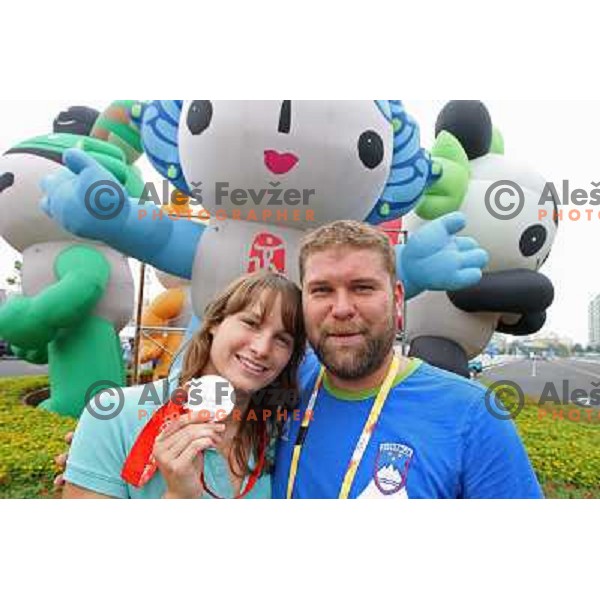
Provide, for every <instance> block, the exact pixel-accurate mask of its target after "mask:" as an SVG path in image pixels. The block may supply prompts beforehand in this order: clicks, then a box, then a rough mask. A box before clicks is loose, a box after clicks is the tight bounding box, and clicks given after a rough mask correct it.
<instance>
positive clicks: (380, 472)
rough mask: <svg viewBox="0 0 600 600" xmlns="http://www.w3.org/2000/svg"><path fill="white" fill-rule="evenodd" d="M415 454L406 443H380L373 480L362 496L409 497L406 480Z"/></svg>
mask: <svg viewBox="0 0 600 600" xmlns="http://www.w3.org/2000/svg"><path fill="white" fill-rule="evenodd" d="M414 455H415V451H414V450H413V448H411V447H410V446H407V445H406V444H394V443H385V444H380V445H379V452H378V453H377V459H376V461H375V472H374V475H373V481H372V482H371V484H370V485H369V486H368V487H367V489H366V490H365V491H364V492H363V493H362V494H361V495H360V498H390V499H391V498H408V494H407V492H406V481H407V479H408V473H409V470H410V465H411V462H412V460H413V458H414Z"/></svg>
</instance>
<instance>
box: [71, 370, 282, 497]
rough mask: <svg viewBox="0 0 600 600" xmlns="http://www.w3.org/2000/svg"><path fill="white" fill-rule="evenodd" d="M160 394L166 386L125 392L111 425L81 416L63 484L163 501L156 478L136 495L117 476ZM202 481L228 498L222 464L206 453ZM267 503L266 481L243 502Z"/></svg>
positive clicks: (228, 484)
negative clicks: (117, 413) (204, 480)
mask: <svg viewBox="0 0 600 600" xmlns="http://www.w3.org/2000/svg"><path fill="white" fill-rule="evenodd" d="M165 389H167V390H168V386H167V385H166V383H165V382H164V381H163V382H156V383H155V384H154V388H153V389H152V390H151V388H149V387H144V386H140V387H135V388H126V389H124V390H123V393H124V396H125V397H124V400H125V401H124V406H123V410H122V411H121V412H120V414H119V415H117V416H116V417H114V418H112V419H110V420H100V419H98V418H97V417H94V416H93V415H92V413H91V412H89V411H87V410H85V411H84V413H83V415H82V417H81V420H80V421H79V425H78V427H77V431H76V432H75V437H74V439H73V445H72V448H71V452H70V454H69V461H68V463H67V470H66V473H65V479H66V480H67V481H68V482H69V483H72V484H73V485H76V486H79V487H81V488H84V489H86V490H90V491H92V492H96V493H98V494H102V495H104V496H110V497H113V498H119V499H137V500H152V499H159V498H162V497H163V496H164V494H165V492H166V490H167V487H166V483H165V480H164V478H163V477H162V475H161V474H160V472H158V473H157V474H156V475H155V477H154V478H153V479H152V480H151V481H150V482H149V483H148V484H147V485H146V486H145V487H143V488H141V489H138V488H135V487H133V486H131V485H129V484H127V483H125V482H124V481H123V480H122V479H121V472H122V470H123V465H124V463H125V460H126V459H127V457H128V456H129V453H130V451H131V449H132V448H133V445H134V444H135V441H136V440H137V438H138V437H139V435H140V433H141V432H142V430H143V428H144V427H145V426H146V424H147V423H148V422H149V421H150V419H151V417H152V415H153V414H154V412H155V411H156V410H158V409H159V408H160V403H159V401H164V400H163V399H164V397H165V396H163V394H164V390H165ZM149 390H151V391H149ZM166 397H167V398H168V397H169V396H166ZM250 468H251V469H252V468H254V462H251V463H250ZM204 477H205V479H206V483H207V485H208V487H209V488H210V489H211V490H212V491H213V492H215V493H216V494H218V495H219V496H221V497H222V498H232V497H233V486H232V485H231V481H230V479H229V469H228V465H227V461H226V460H225V458H224V457H223V456H222V455H221V454H219V453H218V452H217V451H216V450H212V449H211V450H207V451H206V452H205V454H204ZM246 483H247V479H246V481H244V484H243V486H242V489H245V486H246ZM270 497H271V477H270V475H264V476H263V477H261V478H260V479H259V480H258V481H257V482H256V485H255V486H254V488H253V489H252V491H251V492H250V493H249V494H248V495H247V496H246V498H248V499H264V498H270ZM205 498H206V499H210V498H211V496H208V495H205Z"/></svg>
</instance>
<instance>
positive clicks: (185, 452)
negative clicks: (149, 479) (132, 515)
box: [153, 413, 225, 500]
mask: <svg viewBox="0 0 600 600" xmlns="http://www.w3.org/2000/svg"><path fill="white" fill-rule="evenodd" d="M205 420H206V417H205V416H204V415H202V413H190V414H189V415H185V416H183V417H181V418H179V419H177V420H176V421H173V422H172V423H169V425H167V427H166V428H165V430H164V431H163V432H162V433H161V434H160V435H159V436H158V438H156V442H155V444H154V452H153V456H154V460H155V461H156V466H157V467H158V469H159V471H160V472H161V474H162V476H163V477H164V479H165V481H166V483H167V492H166V494H165V496H164V497H165V498H166V499H181V500H183V499H197V498H200V497H201V496H202V494H203V493H204V488H203V486H202V482H201V475H202V473H203V470H204V451H205V450H208V448H216V447H218V446H219V444H220V443H221V441H222V435H223V433H224V432H225V425H223V424H220V423H206V422H204V421H205Z"/></svg>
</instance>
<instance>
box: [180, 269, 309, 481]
mask: <svg viewBox="0 0 600 600" xmlns="http://www.w3.org/2000/svg"><path fill="white" fill-rule="evenodd" d="M264 292H268V294H267V295H266V296H265V298H266V300H265V301H264V302H263V303H261V306H260V309H261V311H262V316H263V318H264V316H265V315H266V314H267V313H268V312H269V310H270V309H271V308H272V306H273V304H274V303H275V301H276V300H277V298H278V297H281V310H282V315H281V320H282V322H283V326H284V328H285V330H286V332H287V333H289V334H290V335H291V336H292V337H293V340H294V349H293V352H292V357H291V359H290V361H289V363H288V364H287V366H286V367H285V368H284V370H283V371H282V373H281V374H280V376H279V377H278V378H277V379H276V380H275V381H274V382H273V383H272V384H271V385H270V386H269V387H268V388H267V389H265V390H260V392H258V393H256V394H254V395H253V396H252V398H251V401H250V403H249V406H248V408H247V409H246V411H245V413H244V415H243V416H242V419H241V423H240V428H239V431H238V433H237V435H236V436H235V438H234V441H233V447H232V452H231V458H230V468H231V470H232V472H233V473H235V474H236V475H237V476H238V477H244V476H245V475H247V474H249V472H250V469H249V468H248V463H249V459H250V455H251V453H252V454H253V455H254V457H255V459H256V460H258V455H259V451H260V446H261V443H262V440H263V437H264V436H265V434H266V435H267V436H268V438H269V440H272V439H273V438H274V437H276V436H278V435H279V434H280V432H281V430H282V428H283V425H284V424H285V420H284V419H283V418H282V415H283V414H284V413H283V411H285V410H287V411H290V410H293V409H294V408H295V407H296V405H297V403H298V399H299V396H298V394H299V392H298V381H297V379H298V368H299V366H300V362H301V360H302V358H303V356H304V351H305V347H306V333H305V330H304V319H303V314H302V293H301V291H300V289H299V288H298V286H297V285H296V284H294V283H293V282H291V281H290V280H289V279H287V278H286V277H284V276H283V275H280V274H279V273H273V272H260V273H254V274H251V275H245V276H243V277H240V278H239V279H237V280H236V281H234V282H233V283H232V284H231V285H230V286H229V287H228V288H227V289H226V290H225V291H224V292H223V293H222V294H221V295H220V296H219V297H218V298H216V299H215V300H214V301H213V302H212V303H211V304H210V305H209V306H208V307H207V309H206V311H205V312H204V317H203V322H202V327H201V329H200V330H199V331H198V332H197V333H196V334H195V335H194V337H193V338H192V341H191V342H190V346H189V348H188V350H187V352H186V354H185V358H184V361H183V369H182V373H181V377H180V385H182V386H183V385H185V384H186V383H187V382H189V381H190V380H192V379H195V378H197V377H200V376H201V375H202V371H203V370H204V368H205V367H206V365H207V363H208V361H209V358H210V351H211V345H212V334H211V333H210V331H211V329H213V328H214V327H216V326H217V325H219V324H221V323H222V322H223V321H224V320H225V319H226V318H227V317H230V316H231V315H235V314H237V313H239V312H242V311H244V310H246V309H247V308H248V307H252V306H254V305H255V304H257V303H258V301H259V300H260V299H261V298H263V294H264ZM265 404H268V406H265ZM263 410H270V411H271V412H272V415H271V416H270V417H269V418H267V419H265V418H264V416H265V415H264V413H263ZM250 415H253V418H250ZM271 466H272V465H271V464H270V461H267V465H266V470H269V469H270V468H271Z"/></svg>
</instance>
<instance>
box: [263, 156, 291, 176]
mask: <svg viewBox="0 0 600 600" xmlns="http://www.w3.org/2000/svg"><path fill="white" fill-rule="evenodd" d="M299 160H300V159H299V158H298V157H297V156H296V155H295V154H291V153H289V152H287V153H285V154H281V153H280V152H277V151H276V150H265V165H266V166H267V169H269V171H271V173H274V174H275V175H285V174H286V173H289V172H290V171H291V170H292V169H293V168H294V167H295V166H296V165H297V164H298V162H299Z"/></svg>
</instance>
